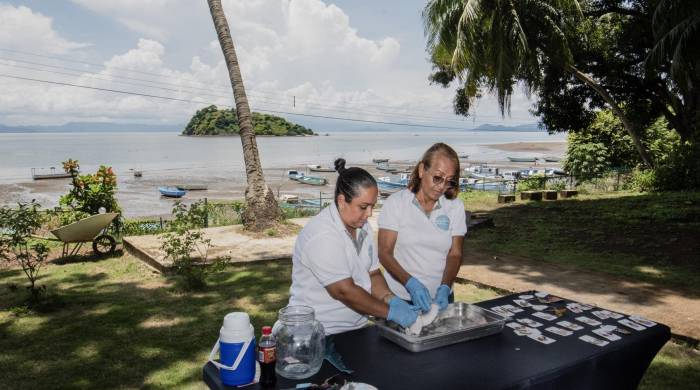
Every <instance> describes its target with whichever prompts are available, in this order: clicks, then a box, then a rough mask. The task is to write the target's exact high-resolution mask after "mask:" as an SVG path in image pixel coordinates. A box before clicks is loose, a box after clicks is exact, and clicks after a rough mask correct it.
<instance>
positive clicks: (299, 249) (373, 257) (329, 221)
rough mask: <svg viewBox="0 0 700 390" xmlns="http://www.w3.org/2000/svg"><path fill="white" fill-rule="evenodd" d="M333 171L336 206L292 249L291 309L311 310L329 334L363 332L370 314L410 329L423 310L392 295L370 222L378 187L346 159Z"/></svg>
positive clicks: (309, 226)
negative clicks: (420, 310)
mask: <svg viewBox="0 0 700 390" xmlns="http://www.w3.org/2000/svg"><path fill="white" fill-rule="evenodd" d="M335 169H336V171H337V172H338V180H337V182H336V185H335V199H334V202H333V203H332V204H330V205H329V206H328V207H326V208H325V209H323V210H322V211H321V212H320V213H319V214H318V215H316V216H315V217H313V218H311V220H310V221H309V222H308V223H307V224H306V226H304V228H303V229H302V230H301V232H300V233H299V236H298V237H297V240H296V244H295V245H294V254H293V256H292V287H291V288H290V295H291V296H290V298H289V304H290V305H306V306H311V307H313V308H314V310H315V311H316V319H317V320H319V321H320V322H321V323H322V324H323V327H324V329H325V333H326V335H333V334H336V333H341V332H346V331H349V330H353V329H358V328H361V327H363V326H365V325H366V324H367V316H368V315H372V316H375V317H379V318H386V319H388V320H391V321H394V322H396V323H398V324H399V325H401V326H403V327H409V326H410V325H411V324H413V323H414V322H415V321H416V318H417V317H418V311H419V310H418V308H417V307H415V306H412V305H409V304H408V303H407V302H406V301H404V300H402V299H399V298H397V297H395V296H394V295H393V294H392V293H391V291H390V290H389V287H388V286H387V283H386V280H385V279H384V276H383V275H382V272H381V271H380V270H379V259H378V257H377V251H376V250H375V248H374V244H373V242H372V236H373V235H372V228H371V227H370V225H369V223H368V222H367V219H368V218H369V217H370V216H372V208H373V207H374V205H375V204H376V203H377V194H378V190H377V182H376V181H375V180H374V177H372V175H370V174H369V173H368V172H367V171H365V170H364V169H362V168H357V167H352V168H346V167H345V160H344V159H342V158H340V159H337V160H336V161H335Z"/></svg>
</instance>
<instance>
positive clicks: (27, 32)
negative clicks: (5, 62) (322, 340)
mask: <svg viewBox="0 0 700 390" xmlns="http://www.w3.org/2000/svg"><path fill="white" fill-rule="evenodd" d="M86 46H88V44H85V43H78V42H71V41H69V40H67V39H65V38H62V37H61V36H59V35H58V34H57V33H56V31H54V29H53V20H52V19H51V18H50V17H47V16H44V15H42V14H40V13H38V12H33V11H32V10H31V9H29V8H27V7H24V6H20V7H14V6H12V5H9V4H3V3H0V47H2V48H5V49H14V50H25V51H37V52H42V53H50V54H65V53H67V52H69V51H71V50H75V49H79V48H83V47H86Z"/></svg>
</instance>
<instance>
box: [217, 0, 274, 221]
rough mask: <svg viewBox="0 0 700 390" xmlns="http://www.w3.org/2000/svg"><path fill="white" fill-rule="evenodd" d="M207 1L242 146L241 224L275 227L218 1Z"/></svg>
mask: <svg viewBox="0 0 700 390" xmlns="http://www.w3.org/2000/svg"><path fill="white" fill-rule="evenodd" d="M207 2H208V4H209V11H210V12H211V17H212V19H213V20H214V27H215V28H216V34H217V36H218V37H219V44H220V45H221V49H222V50H223V52H224V58H225V60H226V66H227V67H228V74H229V79H230V80H231V87H233V99H234V100H235V102H236V114H237V116H238V126H239V127H240V135H241V144H242V145H243V160H244V161H245V171H246V178H247V180H248V187H247V188H246V191H245V200H246V207H245V209H244V212H243V224H244V226H245V227H246V229H249V230H253V231H261V230H263V229H266V228H268V227H270V226H272V225H273V224H275V223H276V222H277V221H278V220H279V219H280V216H281V213H280V209H279V206H278V205H277V201H276V200H275V195H274V193H273V192H272V191H271V190H270V188H269V187H268V186H267V184H265V177H264V176H263V172H262V166H261V164H260V157H259V153H258V145H257V142H256V141H255V131H254V130H253V120H252V116H251V112H250V106H249V105H248V98H247V96H246V93H245V87H244V86H243V77H242V76H241V69H240V67H239V66H238V57H236V49H235V48H234V46H233V39H232V38H231V32H230V30H229V27H228V22H227V20H226V15H224V9H223V7H222V6H221V0H207Z"/></svg>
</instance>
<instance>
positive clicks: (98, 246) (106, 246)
mask: <svg viewBox="0 0 700 390" xmlns="http://www.w3.org/2000/svg"><path fill="white" fill-rule="evenodd" d="M115 249H117V242H116V241H115V240H114V237H112V236H110V235H109V234H101V235H99V236H97V237H95V239H94V240H92V250H94V251H95V253H97V254H98V255H105V254H107V253H112V252H114V250H115Z"/></svg>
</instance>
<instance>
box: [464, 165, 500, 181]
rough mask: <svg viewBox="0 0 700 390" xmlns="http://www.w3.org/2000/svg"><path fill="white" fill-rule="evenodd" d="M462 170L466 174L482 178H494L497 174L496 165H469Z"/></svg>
mask: <svg viewBox="0 0 700 390" xmlns="http://www.w3.org/2000/svg"><path fill="white" fill-rule="evenodd" d="M464 172H465V173H466V174H467V176H469V177H472V178H476V179H483V178H494V177H496V176H498V175H499V170H498V168H496V167H489V166H486V165H475V166H471V167H467V168H464Z"/></svg>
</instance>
